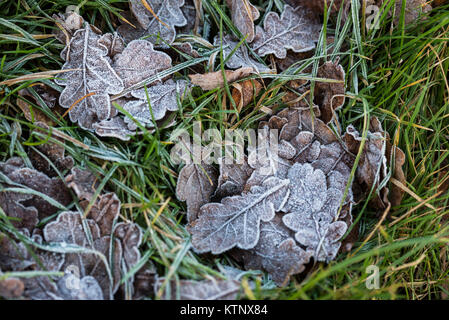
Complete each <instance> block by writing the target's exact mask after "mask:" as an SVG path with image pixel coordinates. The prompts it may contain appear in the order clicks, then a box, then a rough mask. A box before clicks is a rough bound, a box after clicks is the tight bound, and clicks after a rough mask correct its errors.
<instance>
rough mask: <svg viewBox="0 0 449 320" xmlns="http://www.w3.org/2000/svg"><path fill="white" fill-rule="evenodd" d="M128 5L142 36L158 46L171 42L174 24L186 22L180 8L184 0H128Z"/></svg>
mask: <svg viewBox="0 0 449 320" xmlns="http://www.w3.org/2000/svg"><path fill="white" fill-rule="evenodd" d="M129 5H130V9H131V12H132V13H133V14H134V16H135V17H136V19H137V21H138V22H139V24H140V26H141V27H142V29H143V32H142V36H143V35H145V36H147V35H148V36H149V37H148V38H147V40H148V41H151V42H152V43H153V44H155V45H157V46H159V47H163V48H167V47H168V46H167V44H166V43H168V44H171V43H173V41H174V40H175V36H176V30H175V26H176V27H183V26H185V25H186V24H187V20H186V18H185V17H184V14H183V12H182V10H181V7H182V6H183V5H184V0H143V1H142V0H130V1H129ZM150 9H151V10H152V11H153V12H151V11H150ZM158 38H160V39H161V40H159V39H158Z"/></svg>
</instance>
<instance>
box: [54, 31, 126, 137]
mask: <svg viewBox="0 0 449 320" xmlns="http://www.w3.org/2000/svg"><path fill="white" fill-rule="evenodd" d="M100 39H101V36H100V35H98V34H96V33H95V32H94V31H93V30H92V28H91V27H90V26H89V25H86V27H85V28H84V29H79V30H77V31H76V32H75V34H74V35H73V38H72V39H71V40H70V43H69V45H67V46H66V48H65V49H64V50H63V51H62V52H61V57H62V58H63V59H65V55H66V54H67V61H66V63H65V64H64V65H63V67H62V70H67V72H64V73H63V74H62V75H61V76H60V77H59V78H57V79H56V80H55V81H56V83H57V84H59V85H62V86H65V88H64V90H63V91H62V93H61V95H60V97H59V104H60V105H61V106H62V107H64V108H66V109H70V111H69V116H70V120H71V121H73V122H78V123H79V125H80V126H81V127H82V128H85V129H92V125H93V124H94V123H96V122H98V121H101V120H106V119H108V118H109V117H110V116H111V113H112V112H113V111H112V110H111V102H110V99H109V94H118V93H120V92H121V91H122V90H123V89H124V86H123V81H122V80H121V79H120V77H119V76H118V75H117V73H116V72H115V71H114V69H112V67H111V65H110V64H109V61H108V59H109V58H108V57H107V54H108V48H106V47H105V46H104V45H103V44H101V43H100V42H99V40H100ZM69 70H71V71H69Z"/></svg>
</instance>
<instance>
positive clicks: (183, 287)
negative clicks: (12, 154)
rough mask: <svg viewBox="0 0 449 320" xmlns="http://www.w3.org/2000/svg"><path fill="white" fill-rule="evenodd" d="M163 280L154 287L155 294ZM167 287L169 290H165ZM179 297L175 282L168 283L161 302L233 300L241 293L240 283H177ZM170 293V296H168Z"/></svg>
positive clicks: (215, 280)
mask: <svg viewBox="0 0 449 320" xmlns="http://www.w3.org/2000/svg"><path fill="white" fill-rule="evenodd" d="M163 283H164V278H161V279H159V280H158V281H157V282H156V285H155V287H154V289H155V293H156V294H157V293H158V292H159V290H160V289H161V288H162V284H163ZM167 286H168V287H169V290H168V289H167ZM178 289H179V295H178V294H177V286H176V281H170V282H169V283H168V284H167V285H166V288H165V289H164V290H163V291H162V295H161V299H163V300H235V299H237V297H238V294H239V293H240V292H241V289H240V282H238V281H236V280H218V279H213V280H203V281H190V280H181V281H179V287H178ZM168 293H170V295H168Z"/></svg>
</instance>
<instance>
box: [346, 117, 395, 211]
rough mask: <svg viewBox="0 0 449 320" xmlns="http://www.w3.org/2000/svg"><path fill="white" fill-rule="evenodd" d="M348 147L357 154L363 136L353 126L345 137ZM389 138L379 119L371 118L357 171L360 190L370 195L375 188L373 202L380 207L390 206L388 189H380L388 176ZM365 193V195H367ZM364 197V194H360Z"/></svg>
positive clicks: (376, 206) (348, 129)
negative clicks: (387, 153) (387, 155)
mask: <svg viewBox="0 0 449 320" xmlns="http://www.w3.org/2000/svg"><path fill="white" fill-rule="evenodd" d="M343 139H344V141H345V143H346V145H347V147H348V149H349V150H350V151H351V152H353V153H355V154H357V153H358V150H359V148H360V142H361V140H362V137H361V136H360V135H359V133H358V132H357V131H356V130H355V129H354V127H353V126H349V127H348V128H347V132H346V134H345V135H344V137H343ZM386 147H387V138H386V135H385V132H384V131H383V129H382V126H381V124H380V122H379V120H378V119H377V118H375V117H372V118H371V121H370V128H369V132H368V139H367V140H366V141H365V145H364V149H363V152H362V155H361V157H360V160H359V164H358V166H357V171H356V179H357V184H358V190H357V191H358V192H364V193H366V195H368V194H369V193H370V192H371V190H372V189H373V197H372V199H371V204H372V205H373V206H374V207H375V208H378V209H385V208H386V207H387V206H388V203H389V201H388V189H387V188H383V189H381V190H379V188H378V186H379V184H380V183H381V182H382V180H383V179H384V178H385V177H386V176H387V158H386V156H385V152H386ZM366 195H365V196H366ZM358 197H362V195H358Z"/></svg>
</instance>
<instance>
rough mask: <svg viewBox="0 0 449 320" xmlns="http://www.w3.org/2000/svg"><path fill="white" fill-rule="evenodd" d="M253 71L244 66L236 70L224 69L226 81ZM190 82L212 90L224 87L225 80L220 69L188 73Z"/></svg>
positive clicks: (231, 80)
mask: <svg viewBox="0 0 449 320" xmlns="http://www.w3.org/2000/svg"><path fill="white" fill-rule="evenodd" d="M252 73H253V68H250V67H245V68H240V69H237V70H225V74H226V81H227V82H228V83H231V82H234V81H237V80H239V79H242V78H244V77H247V76H249V75H250V74H252ZM189 78H190V81H191V82H192V84H194V85H197V86H200V87H201V89H203V90H213V89H216V88H224V86H225V80H224V78H223V73H222V72H221V71H216V72H209V73H204V74H190V75H189Z"/></svg>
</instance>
